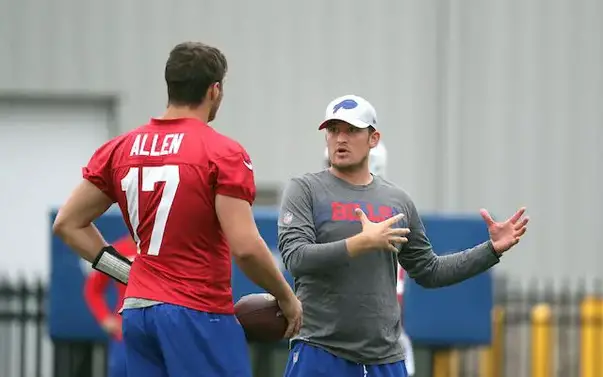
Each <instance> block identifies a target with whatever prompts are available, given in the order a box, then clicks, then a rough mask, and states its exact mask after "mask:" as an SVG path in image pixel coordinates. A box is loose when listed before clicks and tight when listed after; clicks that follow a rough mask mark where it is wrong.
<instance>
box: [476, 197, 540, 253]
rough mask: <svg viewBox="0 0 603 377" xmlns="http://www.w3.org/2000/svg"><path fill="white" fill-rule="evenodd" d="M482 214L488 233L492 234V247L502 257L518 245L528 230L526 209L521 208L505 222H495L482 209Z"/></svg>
mask: <svg viewBox="0 0 603 377" xmlns="http://www.w3.org/2000/svg"><path fill="white" fill-rule="evenodd" d="M479 212H480V214H481V215H482V218H483V219H484V221H485V222H486V225H488V233H490V241H491V242H492V247H494V251H496V253H497V254H498V255H501V254H502V253H504V252H505V251H507V250H509V249H510V248H512V247H513V246H515V245H517V243H518V242H519V240H520V239H521V237H522V236H523V235H524V233H525V232H526V230H527V229H528V228H527V227H526V226H527V225H528V221H529V220H530V218H529V217H527V216H526V217H524V216H523V215H524V213H525V212H526V209H525V207H523V208H520V209H519V211H517V212H515V214H514V215H513V216H511V217H510V218H509V219H507V220H506V221H504V222H500V223H497V222H495V221H494V220H493V219H492V217H491V216H490V214H489V213H488V211H487V210H485V209H481V210H480V211H479Z"/></svg>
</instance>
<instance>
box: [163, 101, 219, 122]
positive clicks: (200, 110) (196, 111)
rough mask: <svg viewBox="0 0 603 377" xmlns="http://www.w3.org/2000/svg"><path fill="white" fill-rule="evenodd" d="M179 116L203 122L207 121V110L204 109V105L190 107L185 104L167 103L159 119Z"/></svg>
mask: <svg viewBox="0 0 603 377" xmlns="http://www.w3.org/2000/svg"><path fill="white" fill-rule="evenodd" d="M181 118H192V119H198V120H200V121H201V122H203V123H208V120H209V111H207V110H205V108H204V107H202V106H199V107H197V108H190V107H186V106H174V105H168V107H167V109H166V110H165V113H163V116H162V117H161V119H181Z"/></svg>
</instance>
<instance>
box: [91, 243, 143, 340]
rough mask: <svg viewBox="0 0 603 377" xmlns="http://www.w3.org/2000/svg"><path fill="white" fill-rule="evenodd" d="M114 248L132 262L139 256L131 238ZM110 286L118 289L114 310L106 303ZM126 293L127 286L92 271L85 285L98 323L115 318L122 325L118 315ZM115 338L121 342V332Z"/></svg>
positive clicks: (115, 244) (116, 244) (114, 335)
mask: <svg viewBox="0 0 603 377" xmlns="http://www.w3.org/2000/svg"><path fill="white" fill-rule="evenodd" d="M113 247H114V248H115V249H116V250H117V251H118V252H119V253H120V254H122V255H123V256H125V257H126V258H128V259H130V260H132V259H134V257H135V256H136V254H137V249H136V243H134V241H133V240H132V238H131V237H130V236H126V237H124V238H121V239H120V240H118V241H117V242H115V243H114V244H113ZM109 284H115V286H116V288H117V304H116V306H115V308H113V310H111V309H109V305H107V302H106V301H105V290H106V289H107V288H108V287H109ZM125 293H126V286H125V285H124V284H121V283H118V282H116V281H115V280H113V279H111V278H110V277H109V276H108V275H105V274H103V273H102V272H99V271H96V270H92V272H91V273H90V274H89V275H88V277H87V278H86V283H85V284H84V299H85V301H86V304H87V305H88V308H89V309H90V312H92V315H93V316H94V318H95V319H96V320H97V321H98V323H103V322H104V321H105V320H106V319H107V318H109V317H111V316H113V317H115V318H116V319H117V320H118V321H119V322H120V323H121V316H120V315H118V314H117V312H118V311H119V309H120V308H121V306H122V304H123V300H124V294H125ZM112 336H113V338H115V339H117V340H121V332H119V333H116V334H112Z"/></svg>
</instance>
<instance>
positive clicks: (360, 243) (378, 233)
mask: <svg viewBox="0 0 603 377" xmlns="http://www.w3.org/2000/svg"><path fill="white" fill-rule="evenodd" d="M355 213H356V216H357V217H358V219H359V220H360V223H361V224H362V233H360V234H358V235H356V236H354V237H351V238H348V239H347V247H348V252H349V253H350V255H351V256H357V255H359V254H361V253H363V252H366V251H370V250H384V249H387V250H390V251H391V252H394V253H397V252H398V248H397V247H396V246H397V245H399V244H403V243H405V242H408V239H407V238H406V237H404V236H406V235H407V234H408V233H410V229H408V228H392V226H393V225H394V224H396V223H397V222H398V221H400V220H401V219H402V218H403V217H404V214H402V213H399V214H397V215H396V216H393V217H390V218H389V219H387V220H384V221H381V222H379V223H374V222H372V221H370V220H369V219H368V218H367V217H366V215H365V214H364V212H362V210H361V209H360V208H356V211H355Z"/></svg>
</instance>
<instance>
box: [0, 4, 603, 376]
mask: <svg viewBox="0 0 603 377" xmlns="http://www.w3.org/2000/svg"><path fill="white" fill-rule="evenodd" d="M602 17H603V2H602V1H600V0H421V1H419V0H414V1H413V0H381V1H373V2H369V1H360V0H329V1H325V0H305V1H301V2H294V1H284V0H280V1H277V0H262V1H233V0H222V1H208V0H203V1H193V0H178V1H173V2H167V1H159V0H146V1H144V2H143V1H121V2H120V1H116V0H105V1H75V0H48V1H41V0H0V51H1V53H0V56H1V58H0V141H1V142H0V145H1V147H0V166H1V169H0V172H1V174H0V177H1V178H0V180H1V184H0V208H2V214H1V215H0V235H1V238H0V239H1V240H2V248H0V257H1V260H2V262H1V263H0V275H1V276H4V278H5V279H7V281H14V280H15V279H17V278H20V277H25V278H26V279H27V280H29V281H33V280H35V279H38V278H40V277H41V279H42V282H46V281H48V278H49V273H50V268H49V265H50V263H49V255H50V243H49V237H50V236H49V228H50V224H49V220H48V212H49V210H50V209H51V208H56V207H57V206H59V205H60V204H61V203H62V202H63V201H64V200H65V199H66V197H67V195H68V194H69V191H70V189H71V188H72V187H73V186H74V185H75V184H76V183H77V182H78V181H79V180H80V177H81V170H80V168H81V166H83V165H85V164H86V162H87V160H88V158H89V157H90V155H91V154H92V152H93V151H94V150H95V148H97V147H98V146H99V145H100V144H101V143H103V142H104V141H106V140H107V139H108V138H110V137H112V136H115V135H117V134H119V133H121V132H124V131H127V130H130V129H132V128H135V127H137V126H139V125H142V124H144V123H145V122H146V121H147V120H148V119H149V117H151V116H155V115H160V114H161V112H162V111H163V109H164V107H165V104H166V95H165V86H164V81H163V69H164V64H165V60H166V59H167V56H168V53H169V50H170V49H171V48H172V47H173V46H174V45H175V44H177V43H179V42H182V41H185V40H198V41H202V42H206V43H208V44H211V45H215V46H217V47H219V48H220V49H222V51H223V52H224V53H225V54H226V56H227V58H228V63H229V72H228V76H227V79H226V82H225V100H224V102H223V106H222V109H221V112H220V113H219V115H218V119H217V120H216V121H215V122H214V123H213V125H214V127H216V128H217V129H219V130H220V131H221V132H224V133H226V134H228V135H230V136H232V137H234V138H235V139H237V140H238V141H240V142H241V143H242V144H243V145H244V146H245V147H246V148H247V150H248V152H249V154H250V155H251V157H252V159H253V163H254V167H255V170H256V181H257V185H258V188H259V190H260V195H259V203H260V204H264V205H274V204H275V203H277V202H278V194H279V192H280V190H281V188H282V187H283V185H284V184H285V183H286V182H287V180H288V179H289V178H290V177H292V176H295V175H298V174H302V173H304V172H307V171H314V170H318V169H321V168H322V158H323V149H324V139H323V137H324V135H323V134H322V133H320V132H318V131H317V129H316V128H317V125H318V123H319V121H320V120H321V117H322V116H323V111H324V107H325V106H326V104H327V103H328V102H329V101H330V100H331V99H332V98H334V97H336V96H339V95H343V94H351V93H353V94H357V95H360V96H363V97H365V98H367V99H368V100H369V101H371V102H372V103H373V105H374V106H375V107H376V109H377V113H378V116H379V122H380V124H381V125H382V130H383V131H382V134H383V138H384V139H383V140H384V141H385V142H386V145H387V146H388V148H389V150H388V152H389V153H388V154H389V161H390V167H389V168H388V175H389V178H390V179H391V180H392V181H394V182H395V183H397V184H399V185H400V186H402V187H403V188H405V189H406V190H407V191H408V192H409V193H410V195H411V196H412V197H413V198H414V200H415V202H416V204H417V206H418V208H419V210H420V211H421V212H423V213H454V214H476V213H477V211H478V210H479V209H480V208H482V207H485V208H487V209H489V210H490V211H491V212H492V213H494V214H495V215H496V216H499V217H501V218H502V217H506V216H509V215H510V214H512V213H513V211H514V210H515V209H516V208H517V207H520V206H527V208H528V212H529V214H530V217H531V224H530V227H529V231H528V232H529V234H528V235H527V236H526V237H525V240H523V241H522V243H521V244H520V245H518V246H517V248H516V249H514V250H513V252H511V253H509V255H505V257H504V260H503V262H502V263H501V264H500V265H498V266H496V268H495V273H496V275H497V276H500V277H503V278H505V279H506V281H509V282H511V283H512V284H513V285H514V286H516V288H517V289H520V288H521V289H524V290H529V288H530V287H533V284H536V282H539V283H542V284H544V283H543V282H545V283H546V285H547V287H550V289H549V290H550V291H551V292H558V291H561V290H563V289H566V290H567V291H568V292H569V291H570V290H571V289H569V288H567V287H570V286H571V287H580V290H581V292H582V293H581V294H583V295H586V294H588V293H589V292H593V293H596V291H597V290H598V289H599V288H598V287H599V284H598V282H599V279H601V278H602V277H603V269H602V265H603V254H602V253H601V251H600V250H599V246H600V245H601V244H603V232H602V231H601V229H602V228H603V217H602V216H600V212H601V210H603V196H602V195H601V194H600V192H599V191H600V188H601V186H602V184H603V175H602V164H603V148H601V145H602V144H603V69H602V67H603V23H602V22H601V19H602ZM572 289H573V288H572ZM576 289H578V288H576ZM551 295H552V296H551V297H553V296H554V297H557V298H558V295H557V296H555V295H554V294H553V293H551ZM576 310H577V309H576ZM576 331H578V330H576ZM576 336H577V335H576ZM601 336H602V340H601V342H602V343H601V345H603V333H602V334H601ZM5 339H6V338H2V340H0V342H2V343H5V342H6V341H5ZM6 344H8V343H6ZM8 347H10V346H8ZM598 350H599V352H603V348H599V349H598ZM529 352H530V351H526V354H529ZM576 355H577V354H576ZM576 357H578V356H576ZM576 360H577V359H576ZM528 361H529V360H528ZM528 361H525V362H526V363H528ZM1 362H2V359H0V363H1ZM6 362H7V363H8V361H6ZM577 365H578V361H576V367H575V368H574V369H575V370H576V371H574V372H571V373H570V372H567V373H569V374H563V373H565V372H563V371H562V370H560V369H559V368H557V369H554V372H555V373H556V375H557V376H563V377H566V376H571V375H578V374H577V373H578V372H577V368H578V366H577ZM601 367H602V368H603V365H602V366H601ZM572 368H573V367H572ZM528 369H529V368H527V367H526V372H525V373H526V374H524V375H525V376H528V375H529V374H527V373H529V371H528ZM574 369H572V371H573V370H574ZM0 371H2V368H1V367H0ZM32 373H33V369H32ZM522 373H524V372H522ZM530 373H531V372H530ZM551 373H552V372H551ZM560 373H561V374H560ZM572 373H573V374H572ZM601 373H603V372H601ZM27 375H28V376H29V375H32V376H33V375H34V374H27ZM46 375H48V376H49V374H45V376H46ZM468 375H469V374H468ZM502 375H514V376H519V375H520V374H501V375H500V376H502ZM551 375H552V374H551ZM542 376H543V377H544V375H542ZM595 376H596V375H592V377H595ZM599 376H601V375H599ZM0 377H3V376H2V375H0ZM6 377H11V376H10V375H6ZM56 377H59V376H56Z"/></svg>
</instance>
